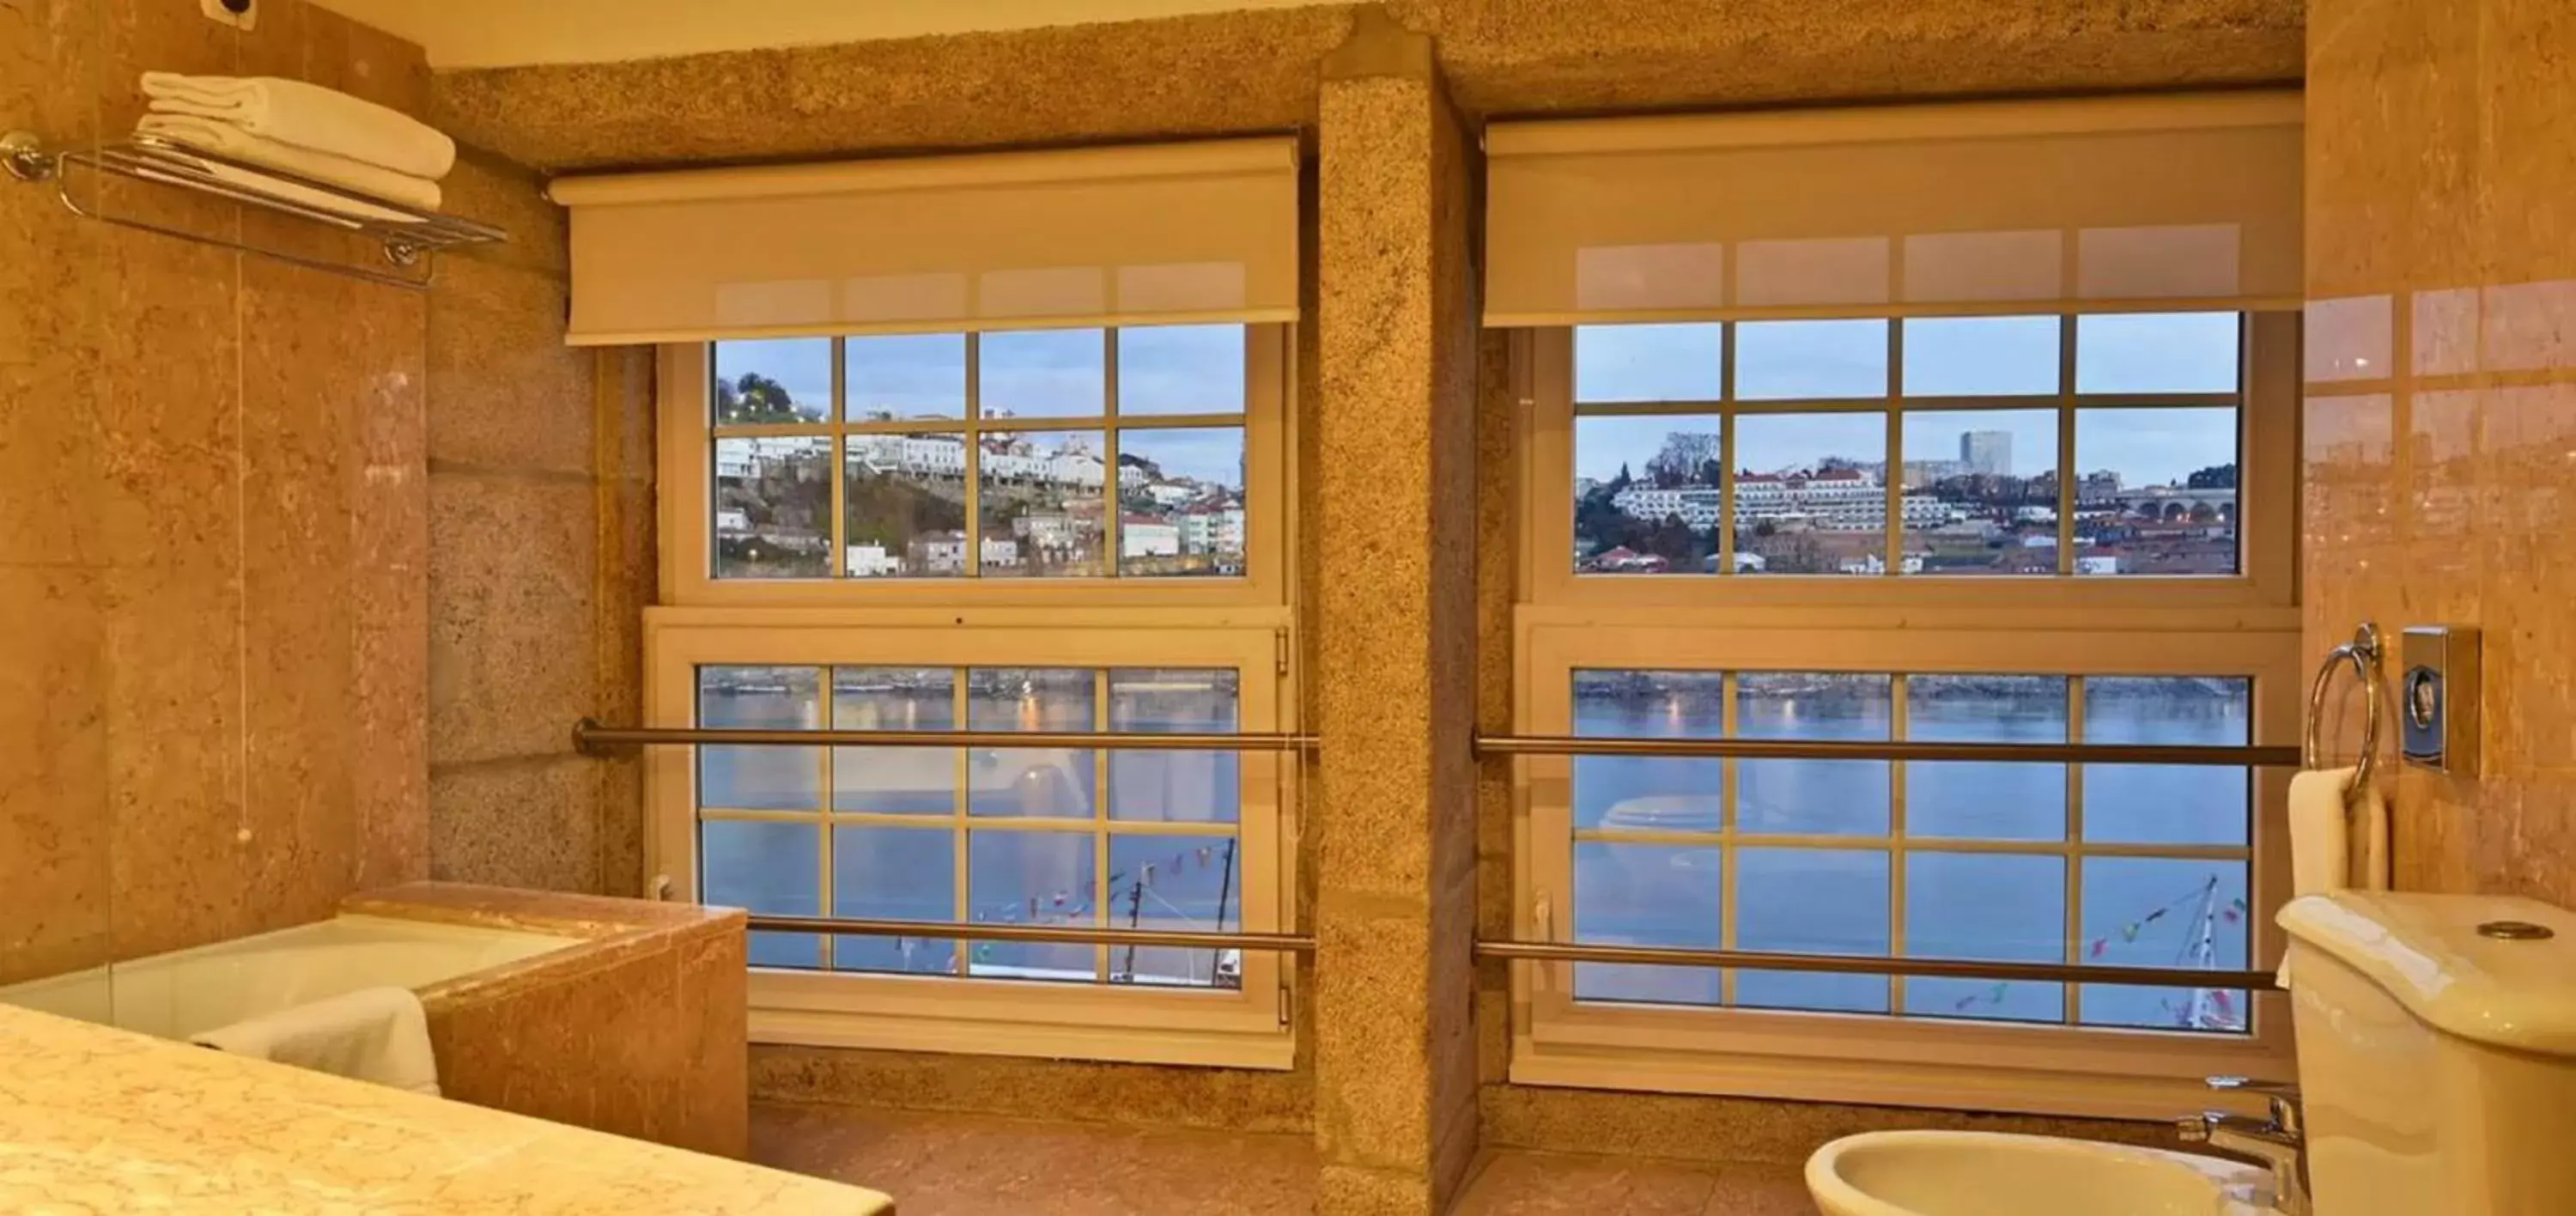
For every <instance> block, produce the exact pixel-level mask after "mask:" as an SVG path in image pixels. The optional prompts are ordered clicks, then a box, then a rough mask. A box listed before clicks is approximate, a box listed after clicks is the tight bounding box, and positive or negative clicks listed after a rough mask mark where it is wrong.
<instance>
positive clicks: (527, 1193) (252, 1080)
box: [0, 1006, 894, 1216]
mask: <svg viewBox="0 0 2576 1216" xmlns="http://www.w3.org/2000/svg"><path fill="white" fill-rule="evenodd" d="M0 1061H5V1062H6V1066H5V1067H0V1211H7V1212H26V1213H64V1214H70V1213H83V1214H86V1213H95V1212H144V1211H155V1212H173V1213H195V1212H207V1213H212V1212H225V1213H232V1212H258V1213H264V1214H265V1213H274V1214H277V1216H288V1214H294V1216H307V1214H310V1216H344V1214H345V1216H360V1214H365V1216H376V1214H378V1213H401V1214H410V1213H420V1214H423V1216H426V1214H428V1213H459V1214H468V1216H470V1214H473V1213H484V1212H489V1213H509V1214H511V1216H589V1214H592V1213H597V1214H599V1216H610V1214H612V1213H613V1214H616V1216H629V1214H632V1213H652V1212H668V1213H683V1212H685V1213H691V1214H693V1216H694V1214H707V1216H729V1214H731V1213H751V1212H760V1213H778V1214H781V1216H882V1214H886V1213H891V1212H893V1211H894V1205H893V1203H892V1201H890V1200H888V1199H887V1198H886V1197H885V1196H883V1195H880V1194H877V1193H876V1192H874V1191H866V1190H860V1189H858V1188H856V1187H849V1186H842V1185H839V1184H837V1183H830V1182H824V1181H821V1180H819V1179H814V1178H806V1177H803V1176H801V1175H796V1174H789V1173H783V1172H781V1171H778V1170H771V1169H764V1168H761V1167H759V1166H753V1165H745V1164H742V1163H740V1162H735V1161H726V1160H723V1159H721V1158H716V1157H705V1156H700V1155H698V1154H695V1153H685V1152H681V1151H679V1150H677V1149H669V1148H663V1147H660V1146H658V1145H651V1144H645V1143H642V1142H640V1141H634V1140H624V1139H620V1138H618V1137H615V1136H609V1135H603V1134H601V1133H598V1132H592V1131H585V1130H582V1129H580V1128H575V1127H565V1126H561V1125H558V1124H553V1123H547V1122H544V1121H541V1120H537V1119H529V1118H524V1117H521V1116H518V1115H510V1114H504V1113H502V1112H499V1111H492V1110H485V1109H483V1108H481V1107H477V1106H467V1105H465V1104H463V1103H459V1102H444V1101H440V1100H438V1099H436V1098H426V1097H422V1096H419V1095H417V1094H408V1093H401V1092H397V1091H395V1090H390V1089H384V1088H381V1087H378V1086H372V1085H363V1084H360V1083H358V1082H355V1081H348V1080H343V1079H341V1078H338V1077H330V1076H324V1075H322V1074H320V1073H313V1072H306V1071H303V1070H301V1069H295V1068H288V1067H285V1066H283V1065H277V1064H269V1063H265V1062H262V1061H256V1060H246V1059H242V1058H240V1057H238V1056H229V1055H225V1054H223V1053H221V1052H214V1051H208V1050H205V1049H203V1048H198V1047H190V1046H187V1045H184V1044H179V1043H172V1042H168V1041H165V1040H161V1039H154V1038H147V1037H145V1036H142V1035H137V1034H130V1033H127V1032H125V1031H121V1030H110V1029H108V1028H106V1027H102V1026H93V1025H89V1024H87V1023H83V1022H74V1021H68V1020H65V1019H62V1018H57V1017H52V1016H50V1015H47V1014H41V1013H34V1012H31V1011H28V1010H23V1009H16V1008H11V1007H8V1006H0Z"/></svg>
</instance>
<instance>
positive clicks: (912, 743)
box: [572, 718, 1315, 755]
mask: <svg viewBox="0 0 2576 1216" xmlns="http://www.w3.org/2000/svg"><path fill="white" fill-rule="evenodd" d="M572 743H573V746H574V747H575V748H577V749H579V750H581V751H583V752H585V753H588V754H591V755H597V754H599V753H600V752H602V751H604V750H606V749H608V748H612V747H651V746H660V745H664V744H697V745H704V746H720V747H990V748H1015V747H1072V748H1081V747H1096V748H1102V749H1113V750H1117V751H1165V752H1289V751H1302V750H1304V749H1306V748H1310V747H1313V746H1315V736H1313V735H1296V734H1241V735H1223V734H1168V735H1166V734H1142V733H1138V734H1129V733H1124V732H1117V731H1096V730H759V729H748V728H741V727H698V726H602V725H600V724H599V723H597V722H594V721H592V720H591V719H589V718H584V719H582V720H581V721H579V722H576V723H574V724H573V728H572Z"/></svg>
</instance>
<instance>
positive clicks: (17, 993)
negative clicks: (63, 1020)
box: [0, 914, 583, 1039]
mask: <svg viewBox="0 0 2576 1216" xmlns="http://www.w3.org/2000/svg"><path fill="white" fill-rule="evenodd" d="M582 944H583V939H581V938H576V937H563V936H558V935H555V934H551V933H532V932H525V931H521V930H516V929H500V928H490V927H485V926H479V925H456V924H441V923H437V922H433V921H423V920H401V919H396V918H393V917H386V916H365V915H356V914H344V915H341V916H337V917H334V918H332V919H330V920H326V921H319V922H316V923H314V924H309V925H298V926H296V927H294V928H292V929H280V930H277V931H276V932H273V933H262V934H259V935H258V936H255V937H244V938H236V939H234V940H232V941H225V942H216V943H214V944H212V945H206V946H198V947H196V948H194V949H189V950H179V951H174V952H172V953H169V954H156V955H152V956H150V957H147V958H138V959H133V960H130V961H128V962H122V963H118V964H116V965H115V966H114V967H112V968H110V967H97V968H92V969H91V970H88V971H77V972H73V973H70V974H68V975H57V976H51V977H48V978H45V979H41V980H31V981H28V982H26V983H22V984H13V985H10V986H8V987H0V1003H6V1004H11V1005H17V1006H21V1007H23V1008H28V1009H34V1010H37V1011H39V1012H43V1013H51V1014H56V1015H58V1016H62V1017H68V1018H77V1019H79V1020H81V1021H84V1022H92V1023H96V1024H99V1025H103V1026H114V1027H117V1028H119V1029H122V1030H132V1031H136V1032H139V1033H142V1034H149V1035H156V1036H158V1037H161V1038H165V1039H185V1038H187V1037H188V1036H190V1035H195V1034H202V1033H204V1032H206V1031H209V1030H214V1029H216V1028H218V1027H223V1026H229V1025H231V1024H233V1023H235V1022H238V1021H241V1020H243V1019H245V1018H254V1017H259V1016H262V1015H264V1014H270V1013H275V1012H277V1011H279V1010H282V1009H288V1008H292V1007H294V1006H296V1005H301V1004H304V1003H306V1002H308V1001H318V1000H322V999H325V998H328V997H334V996H339V995H341V994H342V993H347V992H355V991H357V990H359V989H361V988H383V987H393V988H409V989H412V990H414V991H419V990H422V989H426V988H429V987H431V986H433V985H437V984H441V983H444V982H446V981H448V980H452V979H456V978H458V977H460V976H466V975H472V974H474V973H476V972H481V971H489V970H492V969H494V968H498V967H506V966H509V965H511V964H514V963H518V962H521V961H523V960H526V959H531V958H535V957H537V956H539V955H543V954H550V953H553V952H554V951H557V950H564V949H568V948H571V947H574V946H578V945H582Z"/></svg>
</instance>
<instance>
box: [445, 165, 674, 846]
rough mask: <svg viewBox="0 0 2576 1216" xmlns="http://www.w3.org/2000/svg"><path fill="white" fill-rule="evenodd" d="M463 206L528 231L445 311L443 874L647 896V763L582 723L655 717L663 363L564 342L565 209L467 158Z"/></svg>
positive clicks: (467, 272)
mask: <svg viewBox="0 0 2576 1216" xmlns="http://www.w3.org/2000/svg"><path fill="white" fill-rule="evenodd" d="M448 193H449V198H450V199H451V200H452V202H451V205H452V206H453V207H454V208H456V209H457V210H459V211H460V212H464V213H468V214H473V215H477V216H482V217H485V218H487V219H490V220H491V221H492V222H495V223H499V224H502V225H505V226H506V227H508V228H509V229H510V231H511V233H512V236H513V239H512V241H511V242H510V243H509V244H508V245H507V246H504V247H500V248H498V249H492V250H478V251H476V252H475V254H474V255H472V256H469V257H455V258H450V259H449V260H448V262H447V264H446V265H445V266H444V267H442V269H441V281H440V285H439V288H438V290H437V291H436V292H435V293H434V294H433V295H432V297H431V299H430V305H429V328H428V334H429V338H428V352H429V354H428V360H429V512H430V521H431V522H430V555H429V556H430V561H429V738H430V750H429V765H430V775H429V807H430V815H429V827H430V869H431V872H432V873H433V874H434V875H435V876H436V877H439V878H442V879H451V880H455V881H460V882H477V883H490V884H495V885H500V886H518V887H538V888H546V889H550V890H563V891H591V892H600V893H605V894H617V895H634V894H640V893H642V892H643V890H644V886H643V884H644V876H643V873H642V870H643V822H642V817H643V810H642V782H641V766H640V759H639V758H638V757H635V756H632V755H628V756H621V757H617V758H614V759H609V760H599V759H592V758H588V757H584V756H580V755H576V754H575V753H574V752H573V750H572V741H571V740H572V736H571V731H572V724H573V723H574V722H575V721H576V720H578V719H580V718H583V717H585V716H587V717H595V718H598V719H600V720H602V721H608V722H632V721H635V720H637V718H638V716H639V713H640V709H641V706H640V701H641V690H642V686H643V643H642V634H643V608H644V605H645V604H646V603H648V602H650V601H651V599H652V596H653V590H654V570H655V562H654V558H653V483H652V472H653V455H652V454H653V432H652V409H651V388H652V386H651V379H650V370H651V364H650V359H649V357H647V356H646V355H645V354H643V353H642V352H634V351H622V350H621V351H606V352H600V353H596V354H594V353H593V352H591V351H587V350H575V349H572V348H570V347H567V346H565V345H564V344H563V327H564V318H565V315H566V312H565V309H566V303H565V265H566V258H567V256H568V254H567V250H566V247H565V235H564V214H563V209H562V208H560V207H557V206H555V205H553V204H552V203H549V202H547V201H546V200H545V199H544V197H543V196H542V194H541V193H540V183H539V182H538V181H537V180H536V179H535V178H534V177H533V176H532V175H531V174H529V173H528V172H527V171H526V170H523V169H520V168H518V167H516V166H514V165H511V164H509V163H508V162H506V161H502V160H500V159H498V158H496V157H492V156H490V155H488V154H485V153H481V152H479V151H469V152H468V154H467V156H466V158H465V159H464V160H463V162H462V163H461V164H460V166H459V168H458V170H457V172H456V175H455V176H454V178H453V179H452V180H451V181H450V183H449V186H448Z"/></svg>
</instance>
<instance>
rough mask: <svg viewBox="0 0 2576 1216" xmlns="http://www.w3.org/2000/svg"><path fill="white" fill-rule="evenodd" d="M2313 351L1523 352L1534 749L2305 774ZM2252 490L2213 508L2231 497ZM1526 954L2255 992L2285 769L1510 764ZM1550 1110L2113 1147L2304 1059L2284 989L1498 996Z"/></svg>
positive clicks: (1885, 988)
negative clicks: (2213, 978)
mask: <svg viewBox="0 0 2576 1216" xmlns="http://www.w3.org/2000/svg"><path fill="white" fill-rule="evenodd" d="M2296 350H2297V323H2296V320H2295V318H2292V317H2290V316H2287V315H2283V314H2272V313H2235V312H2225V313H2197V312H2195V313H2144V314H2111V313H2104V314H2076V315H2069V316H2056V315H2050V316H1994V315H1959V316H1937V315H1906V316H1852V317H1837V318H1788V319H1781V320H1767V319H1764V320H1752V319H1747V320H1730V321H1709V322H1685V323H1652V324H1615V325H1586V326H1573V327H1561V328H1554V329H1543V330H1536V331H1532V332H1531V333H1529V334H1528V335H1527V336H1526V337H1525V338H1524V339H1523V340H1522V341H1521V342H1520V343H1519V344H1518V345H1517V346H1516V351H1517V353H1518V355H1519V357H1520V358H1522V359H1523V360H1525V366H1526V367H1527V369H1528V382H1529V383H1530V384H1531V386H1532V389H1533V391H1532V393H1531V397H1532V399H1533V400H1532V405H1531V407H1530V412H1529V414H1528V419H1527V420H1528V427H1527V431H1526V433H1525V440H1524V443H1523V445H1522V453H1523V458H1524V459H1523V464H1522V466H1521V468H1522V471H1523V477H1524V495H1525V500H1526V501H1525V508H1524V510H1523V512H1522V514H1521V518H1522V519H1524V520H1525V521H1527V522H1526V524H1525V525H1524V528H1525V538H1524V539H1525V542H1526V543H1525V547H1524V550H1523V553H1524V569H1525V570H1526V571H1527V579H1526V582H1527V586H1526V589H1525V602H1524V603H1523V604H1522V606H1521V608H1520V612H1519V630H1518V637H1519V644H1518V653H1519V663H1518V673H1517V680H1518V684H1517V687H1518V688H1519V690H1520V694H1519V695H1520V709H1519V721H1518V725H1519V727H1520V728H1521V729H1522V730H1523V731H1524V732H1526V733H1530V734H1540V735H1558V734H1565V735H1577V736H1589V737H1603V738H1637V737H1646V738H1708V739H1743V740H1790V741H1812V740H1832V741H1844V742H1886V743H1905V742H1961V743H2000V742H2057V743H2153V744H2177V745H2213V746H2242V745H2253V744H2267V745H2268V744H2279V743H2283V742H2288V741H2290V740H2292V739H2293V738H2294V735H2295V731H2296V722H2297V708H2296V704H2295V702H2296V698H2297V696H2298V694H2299V691H2300V689H2299V687H2298V680H2299V674H2300V673H2299V672H2298V670H2297V663H2298V653H2297V649H2298V613H2297V608H2296V602H2297V601H2296V594H2295V586H2294V584H2293V581H2292V579H2291V577H2290V571H2291V567H2292V562H2293V558H2294V540H2293V536H2292V533H2291V525H2290V521H2291V519H2292V518H2293V517H2294V516H2295V510H2296V496H2297V484H2296V463H2295V453H2296V443H2295V406H2296V401H2295V397H2294V395H2293V394H2294V393H2295V381H2294V380H2293V379H2292V378H2291V377H2290V375H2289V371H2290V368H2291V366H2292V364H2293V363H2294V361H2295V359H2296ZM2240 495H2241V497H2240ZM1516 763H1517V764H1518V766H1519V778H1520V788H1521V789H1522V791H1523V794H1524V798H1525V806H1526V812H1527V813H1526V817H1525V819H1524V821H1523V830H1524V833H1525V834H1524V836H1523V837H1522V850H1521V853H1520V867H1519V873H1520V883H1521V894H1522V897H1523V899H1522V905H1521V906H1522V908H1523V913H1524V918H1525V919H1524V921H1523V923H1522V924H1521V925H1520V926H1519V928H1520V931H1521V932H1523V933H1526V934H1534V935H1538V936H1541V937H1548V938H1553V939H1556V940H1566V941H1580V942H1587V943H1601V944H1635V945H1652V946H1667V947H1684V948H1705V949H1726V950H1738V951H1754V952H1761V951H1774V952H1781V953H1797V954H1835V955H1854V956H1866V957H1878V958H1890V959H1905V958H1926V959H1947V960H1972V961H2000V962H2046V963H2058V964H2065V965H2070V966H2076V967H2083V966H2088V965H2090V966H2150V967H2159V968H2186V969H2210V970H2223V971H2238V970H2245V969H2249V968H2257V967H2261V966H2265V965H2268V964H2269V963H2270V962H2271V961H2272V960H2274V959H2277V957H2278V950H2279V943H2278V941H2277V933H2276V931H2275V930H2274V929H2273V928H2272V926H2271V924H2270V919H2269V917H2270V913H2271V911H2272V910H2273V909H2274V908H2276V907H2277V905H2278V903H2279V901H2280V899H2281V898H2282V892H2283V889H2284V885H2285V881H2286V863H2285V862H2284V861H2283V860H2282V858H2281V857H2280V856H2279V852H2278V844H2279V841H2280V832H2281V828H2280V820H2279V808H2280V805H2281V799H2282V797H2283V796H2284V793H2285V791H2286V781H2287V774H2286V773H2284V772H2280V771H2277V770H2269V769H2254V768H2248V767H2245V766H2243V765H2241V764H2213V765H2205V766H2143V765H2111V764H2091V765H2079V764H2070V763H1997V762H1986V761H1944V762H1929V761H1896V760H1892V759H1881V760H1861V759H1852V760H1844V759H1833V760H1802V759H1754V758H1744V759H1696V758H1636V757H1607V756H1572V757H1563V758H1540V757H1529V758H1524V759H1522V760H1520V761H1517V762H1516ZM1515 985H1516V988H1517V989H1518V996H1519V997H1520V998H1521V1000H1522V1002H1524V1003H1523V1004H1522V1005H1521V1007H1520V1011H1519V1012H1518V1013H1517V1014H1516V1018H1517V1020H1516V1026H1515V1040H1514V1055H1513V1061H1512V1075H1513V1077H1514V1078H1515V1079H1516V1080H1519V1081H1523V1082H1527V1083H1537V1084H1563V1085H1589V1086H1605V1087H1612V1088H1640V1089H1655V1090H1667V1091H1684V1092H1709V1093H1735V1094H1751V1095H1760V1096H1772V1097H1788V1098H1804V1099H1814V1100H1832V1101H1853V1102H1869V1103H1892V1104H1900V1105H1902V1104H1909V1103H1911V1104H1925V1105H1938V1106H1951V1107H1956V1106H1961V1105H1967V1106H1976V1107H1986V1108H1992V1109H2003V1110H2023V1111H2037V1112H2047V1113H2068V1114H2093V1115H2114V1116H2124V1117H2139V1116H2145V1115H2150V1114H2155V1113H2157V1112H2159V1111H2162V1110H2164V1109H2166V1108H2168V1107H2171V1106H2174V1105H2175V1104H2177V1103H2181V1104H2183V1105H2185V1106H2186V1107H2187V1106H2188V1103H2189V1102H2190V1101H2193V1100H2195V1099H2194V1098H2193V1097H2192V1094H2193V1092H2194V1091H2195V1089H2196V1087H2197V1084H2198V1078H2200V1077H2203V1076H2207V1075H2213V1074H2216V1073H2221V1072H2230V1071H2234V1072H2247V1071H2254V1072H2260V1071H2262V1070H2264V1069H2266V1068H2271V1067H2275V1066H2277V1065H2278V1064H2279V1063H2280V1062H2282V1061H2283V1060H2284V1059H2285V1056H2284V1053H2285V1052H2286V1050H2287V1031H2288V1027H2287V1021H2288V1018H2287V1016H2286V1010H2284V1009H2282V1008H2281V1007H2280V1004H2279V1000H2280V998H2279V997H2278V995H2277V994H2274V993H2255V992H2247V991H2244V990H2242V989H2239V988H2232V987H2228V986H2225V985H2211V986H2208V987H2200V988H2175V989H2166V988H2137V987H2130V986H2123V985H2115V984H2100V983H2085V982H2082V981H2080V980H2077V981H2071V982H2045V983H2043V982H2031V981H2013V982H2000V983H1999V982H1992V981H1976V980H1963V979H1956V978H1949V977H1936V976H1927V975H1903V974H1899V975H1892V976H1866V975H1845V974H1840V973H1832V974H1809V973H1803V972H1797V971H1782V970H1774V969H1718V968H1686V967H1668V966H1634V965H1611V964H1546V965H1530V966H1527V967H1525V968H1523V969H1522V970H1521V971H1520V972H1519V973H1518V974H1517V975H1516V977H1515Z"/></svg>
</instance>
